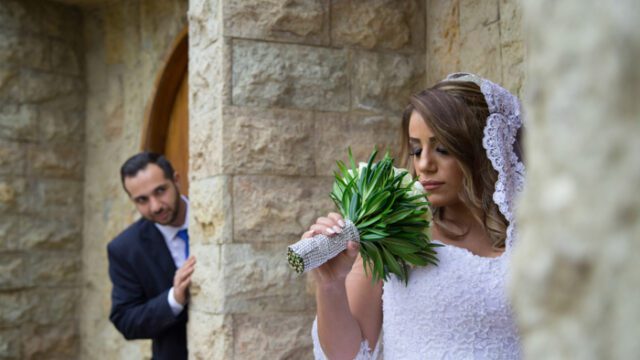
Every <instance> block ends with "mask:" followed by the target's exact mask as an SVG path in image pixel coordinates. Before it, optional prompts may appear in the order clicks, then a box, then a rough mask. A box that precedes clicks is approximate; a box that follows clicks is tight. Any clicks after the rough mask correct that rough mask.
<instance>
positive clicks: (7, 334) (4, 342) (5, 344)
mask: <svg viewBox="0 0 640 360" xmlns="http://www.w3.org/2000/svg"><path fill="white" fill-rule="evenodd" d="M0 10H2V9H1V8H0ZM21 338H22V334H21V332H20V329H19V328H13V329H0V358H2V359H20V358H21V356H20V339H21Z"/></svg>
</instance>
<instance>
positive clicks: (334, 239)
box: [287, 220, 360, 274]
mask: <svg viewBox="0 0 640 360" xmlns="http://www.w3.org/2000/svg"><path fill="white" fill-rule="evenodd" d="M349 240H351V241H355V242H360V235H359V234H358V229H357V228H356V226H355V225H354V224H353V222H351V220H345V226H344V228H343V229H342V232H341V233H339V234H336V235H334V236H331V237H329V236H325V235H315V236H313V237H310V238H306V239H302V240H300V241H298V242H297V243H295V244H293V245H291V246H289V248H288V254H287V258H288V260H289V266H291V267H292V268H293V269H294V270H295V271H296V272H297V273H298V274H302V273H304V272H307V271H309V270H312V269H315V268H317V267H319V266H320V265H322V264H324V263H326V262H327V261H329V260H331V259H333V258H334V257H336V256H337V255H338V254H339V253H340V252H341V251H343V250H345V249H346V248H347V242H348V241H349Z"/></svg>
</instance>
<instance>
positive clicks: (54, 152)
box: [28, 144, 84, 179]
mask: <svg viewBox="0 0 640 360" xmlns="http://www.w3.org/2000/svg"><path fill="white" fill-rule="evenodd" d="M83 152H84V145H82V144H77V145H55V146H51V145H49V146H44V145H33V146H30V147H29V150H28V156H29V166H30V171H31V173H32V174H33V175H41V176H52V177H61V178H71V179H82V178H83V168H82V165H83V156H84V155H83V154H82V153H83Z"/></svg>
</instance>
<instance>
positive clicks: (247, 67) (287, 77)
mask: <svg viewBox="0 0 640 360" xmlns="http://www.w3.org/2000/svg"><path fill="white" fill-rule="evenodd" d="M232 64H233V65H232V67H233V70H232V71H233V72H232V76H233V80H232V81H233V90H232V94H233V104H234V105H244V106H255V107H270V106H273V107H284V108H287V107H294V108H298V109H316V110H324V111H332V110H333V111H345V110H348V109H349V93H348V90H349V86H348V76H347V72H346V70H347V53H346V51H344V50H337V49H329V48H321V47H311V46H301V45H286V44H274V43H264V42H256V41H246V40H236V41H234V44H233V58H232Z"/></svg>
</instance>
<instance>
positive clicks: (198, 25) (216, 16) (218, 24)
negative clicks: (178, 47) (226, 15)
mask: <svg viewBox="0 0 640 360" xmlns="http://www.w3.org/2000/svg"><path fill="white" fill-rule="evenodd" d="M220 10H221V6H220V4H219V1H218V0H192V1H189V12H188V14H187V16H188V18H189V47H192V46H195V47H197V48H202V47H206V45H210V44H212V43H214V42H216V41H217V40H218V38H219V36H220V32H221V28H222V19H221V16H220ZM192 59H193V58H191V59H189V61H191V60H192Z"/></svg>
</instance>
